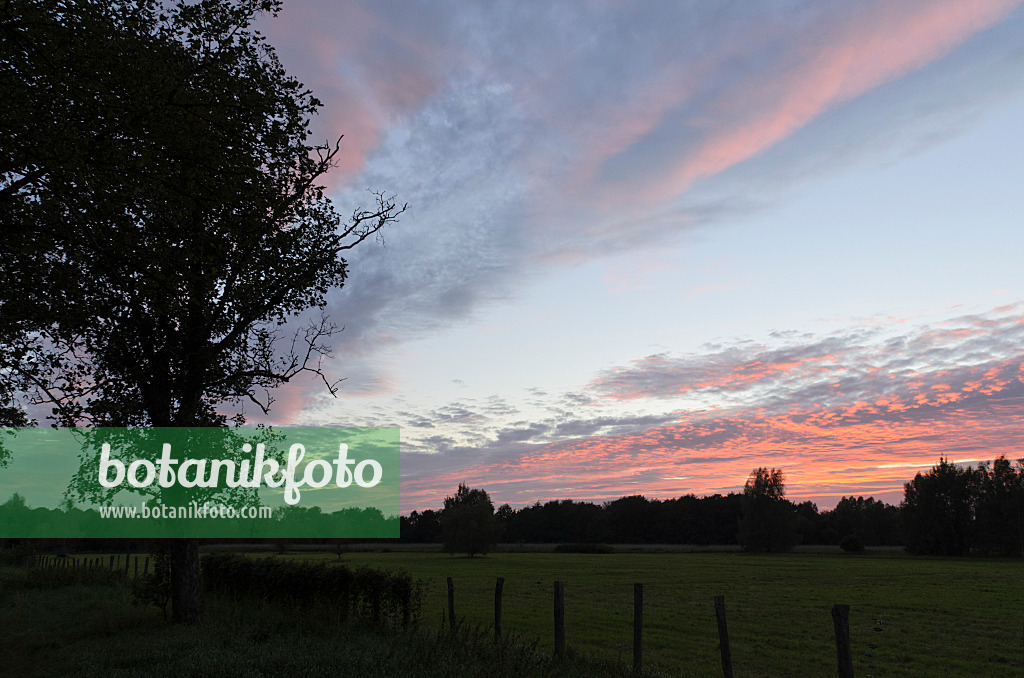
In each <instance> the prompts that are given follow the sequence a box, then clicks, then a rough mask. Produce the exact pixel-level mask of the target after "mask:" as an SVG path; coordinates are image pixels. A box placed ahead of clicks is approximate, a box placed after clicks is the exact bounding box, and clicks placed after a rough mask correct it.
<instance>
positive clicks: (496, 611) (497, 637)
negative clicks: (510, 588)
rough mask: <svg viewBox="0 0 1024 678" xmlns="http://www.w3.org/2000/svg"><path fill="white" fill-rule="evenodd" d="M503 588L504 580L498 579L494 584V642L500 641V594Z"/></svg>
mask: <svg viewBox="0 0 1024 678" xmlns="http://www.w3.org/2000/svg"><path fill="white" fill-rule="evenodd" d="M504 588H505V578H504V577H498V581H496V582H495V583H494V640H495V642H497V641H499V640H501V593H502V589H504Z"/></svg>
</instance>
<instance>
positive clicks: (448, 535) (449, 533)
mask: <svg viewBox="0 0 1024 678" xmlns="http://www.w3.org/2000/svg"><path fill="white" fill-rule="evenodd" d="M500 529H501V527H500V525H499V524H498V521H497V519H496V518H495V516H494V504H493V503H492V502H491V498H490V496H488V494H487V492H485V491H484V490H480V489H470V488H469V487H468V486H466V485H465V484H464V483H460V484H459V489H458V491H456V493H455V496H453V497H446V498H445V500H444V510H443V511H441V539H442V543H443V545H444V549H445V551H447V552H448V553H456V552H458V553H465V554H466V555H468V556H474V555H476V554H477V553H487V552H488V551H490V550H491V549H493V548H494V545H495V544H496V543H497V542H498V534H499V532H500Z"/></svg>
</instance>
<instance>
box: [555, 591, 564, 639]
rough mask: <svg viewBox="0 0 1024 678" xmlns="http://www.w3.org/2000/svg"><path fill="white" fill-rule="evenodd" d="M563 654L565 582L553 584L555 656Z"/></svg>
mask: <svg viewBox="0 0 1024 678" xmlns="http://www.w3.org/2000/svg"><path fill="white" fill-rule="evenodd" d="M564 653H565V582H564V581H556V582H555V654H556V655H561V654H564Z"/></svg>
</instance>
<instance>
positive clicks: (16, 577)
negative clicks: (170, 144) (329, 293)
mask: <svg viewBox="0 0 1024 678" xmlns="http://www.w3.org/2000/svg"><path fill="white" fill-rule="evenodd" d="M261 557H266V556H261ZM272 557H278V558H285V559H293V560H294V559H303V560H305V559H326V560H330V561H335V562H337V561H339V555H336V554H334V553H330V554H327V553H296V554H287V555H284V556H272ZM340 561H341V562H345V563H346V564H347V565H349V566H350V567H359V566H361V565H368V566H371V567H377V568H385V569H405V570H408V571H409V572H411V573H412V574H413V576H414V577H417V578H419V579H421V580H422V581H423V582H424V585H425V591H424V605H423V611H422V615H421V618H420V620H419V623H418V628H417V630H415V632H412V633H402V632H400V631H394V630H393V631H390V632H381V631H375V630H373V629H369V628H367V627H366V626H365V625H361V624H354V625H350V626H348V627H344V628H338V627H332V626H331V625H330V624H327V623H325V622H324V620H325V619H327V618H329V617H330V615H329V610H316V609H297V608H289V606H287V605H286V606H283V607H282V606H273V605H266V604H260V603H252V602H248V601H238V600H226V599H221V598H216V597H211V598H210V599H209V601H208V606H207V609H208V615H207V616H208V618H207V620H206V621H205V622H204V623H203V625H201V626H200V627H198V628H185V627H174V626H170V625H169V624H167V623H165V622H164V620H163V618H162V616H161V614H160V612H159V611H157V610H155V609H153V608H150V607H139V606H135V605H133V604H132V602H131V596H130V593H129V591H128V590H127V588H126V587H124V586H123V584H121V585H118V584H117V583H116V581H115V582H114V583H106V584H104V583H103V582H102V581H98V582H89V581H85V582H82V583H77V584H74V585H70V586H59V587H58V586H49V585H46V583H45V582H43V583H42V584H40V583H39V582H38V581H33V576H32V575H31V573H26V571H24V570H20V569H17V568H4V569H3V570H2V571H0V629H2V630H3V633H2V634H0V653H2V654H3V655H4V657H5V660H6V662H5V663H4V664H2V665H0V673H3V672H4V671H5V670H6V671H8V672H11V673H10V675H38V676H43V675H62V674H66V675H87V676H104V678H113V677H116V676H132V675H156V676H160V675H167V676H172V675H173V676H183V675H188V676H205V675H209V676H214V675H225V673H226V672H230V673H232V674H233V675H249V676H272V675H311V676H316V675H324V676H339V675H353V676H355V675H381V676H385V675H403V676H419V675H424V676H428V675H431V676H435V675H436V676H460V677H461V676H476V675H479V676H488V677H489V678H493V677H496V676H533V675H538V676H540V675H550V676H563V675H565V676H573V675H576V676H597V675H622V676H625V675H630V671H631V669H630V666H631V660H632V620H633V611H632V602H633V586H632V585H633V583H634V582H641V583H643V584H644V585H645V591H644V592H645V601H644V602H645V626H644V660H645V662H644V664H645V674H647V675H649V676H721V675H722V673H721V667H720V659H719V654H718V635H717V626H716V622H715V614H714V607H713V597H714V596H715V595H719V594H721V595H724V596H725V600H726V607H727V611H728V624H729V632H730V639H731V644H732V655H733V664H734V668H735V675H736V676H782V675H785V676H834V675H836V660H835V646H834V642H833V630H832V619H831V616H830V610H831V607H832V605H833V604H834V603H846V604H849V605H850V606H851V612H850V628H851V639H852V648H853V655H854V667H855V672H856V675H858V676H865V675H872V676H876V677H878V678H880V677H881V676H922V677H923V676H937V675H944V676H1019V675H1020V673H1021V669H1022V667H1024V645H1022V630H1024V589H1022V587H1021V586H1020V585H1019V582H1020V581H1021V580H1022V575H1024V563H1022V562H1021V561H1011V560H997V559H984V560H982V559H967V558H963V559H937V558H916V557H908V556H905V555H903V554H900V553H892V552H889V553H883V554H871V553H868V554H863V555H856V556H854V555H847V554H839V553H835V554H826V553H792V554H783V555H779V554H776V555H763V556H754V555H748V554H743V553H736V552H731V553H720V552H716V553H708V552H696V553H680V552H636V553H615V554H607V555H588V554H555V553H495V554H490V555H487V556H477V557H475V558H466V557H462V556H449V555H447V554H441V553H433V552H423V551H397V550H392V551H384V552H380V551H377V552H357V551H352V552H346V553H342V554H340ZM448 576H451V577H452V578H453V580H454V582H455V604H456V613H457V616H458V617H459V618H460V619H461V620H462V621H461V622H460V628H459V631H458V634H456V635H455V636H454V637H453V636H452V634H451V633H450V629H449V628H447V626H446V621H445V617H446V613H445V610H446V595H447V594H446V583H445V582H446V577H448ZM499 576H501V577H504V578H505V585H504V597H503V603H504V604H503V608H504V630H505V633H506V634H507V635H509V636H513V637H514V639H516V641H517V642H512V643H506V644H503V645H501V646H495V644H494V643H493V640H492V632H491V623H492V619H493V600H494V584H495V579H496V577H499ZM44 579H45V577H44ZM556 579H557V580H563V581H565V582H566V584H565V615H566V620H565V626H566V643H567V647H568V650H569V652H568V655H569V656H568V657H567V658H566V659H565V660H559V661H556V660H553V659H551V654H552V651H553V621H552V607H553V605H552V585H553V582H554V581H555V580H556ZM872 646H874V647H872ZM57 649H60V650H61V652H55V651H56V650H57ZM867 653H871V654H872V655H873V656H867ZM72 669H73V671H72Z"/></svg>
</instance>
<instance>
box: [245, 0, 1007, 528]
mask: <svg viewBox="0 0 1024 678" xmlns="http://www.w3.org/2000/svg"><path fill="white" fill-rule="evenodd" d="M260 23H261V26H262V27H263V29H264V30H265V32H266V33H267V35H268V36H269V39H270V42H271V43H272V44H273V45H275V47H276V48H277V50H278V54H279V56H280V58H281V60H282V62H283V64H284V66H285V67H286V68H287V69H288V71H289V72H290V73H291V74H293V75H294V76H295V77H297V78H298V79H299V80H301V81H302V82H303V83H305V84H306V85H307V86H308V87H310V88H312V89H313V91H314V92H315V94H316V95H317V96H318V98H320V99H321V100H322V101H323V103H324V106H323V109H322V110H321V113H320V115H319V116H318V117H317V118H316V120H315V121H314V125H313V129H314V138H313V140H315V141H323V140H326V139H328V138H335V137H337V136H338V135H340V134H344V135H345V138H344V140H343V142H342V149H343V150H342V159H341V162H340V166H339V167H338V168H337V170H336V171H335V172H333V173H332V175H331V176H330V177H329V181H330V186H329V187H330V189H331V195H332V197H333V198H334V200H335V203H336V204H337V206H338V207H339V208H340V210H341V211H342V212H349V213H350V212H351V211H352V210H353V209H355V208H356V207H358V206H361V205H362V206H370V205H372V195H371V194H370V193H369V192H368V191H370V190H380V191H386V192H387V193H389V194H394V195H395V196H397V199H398V201H399V202H407V203H408V204H409V208H408V210H407V211H406V212H405V214H403V215H402V218H401V220H400V222H399V223H398V224H396V225H394V226H393V227H391V228H390V229H389V230H388V231H387V232H386V234H385V243H384V244H383V245H380V244H377V243H368V244H367V245H366V246H364V247H362V249H361V250H358V251H356V252H353V256H352V257H351V258H350V259H349V261H350V264H351V268H350V273H351V278H350V280H349V282H348V283H347V284H346V286H345V288H344V289H343V290H341V291H339V292H337V293H335V294H334V295H333V297H332V298H331V302H330V306H329V311H330V314H331V316H332V318H333V319H334V320H336V321H337V322H338V323H339V324H341V325H344V327H345V330H344V332H343V333H342V334H341V335H340V336H339V340H338V342H337V345H336V346H335V354H334V358H333V359H332V361H331V362H330V363H329V365H328V369H329V372H330V373H331V374H332V375H334V376H336V377H344V378H345V381H344V382H342V385H341V390H340V392H339V397H338V398H337V399H334V398H331V397H330V396H329V395H327V394H326V393H325V392H324V391H323V389H322V384H321V385H320V386H318V385H317V383H316V382H315V381H313V380H308V381H303V382H300V383H296V384H294V385H292V386H290V387H289V388H287V389H282V390H280V391H279V392H278V393H277V394H276V397H277V402H276V403H275V407H274V409H273V411H272V416H271V417H270V418H269V419H267V421H271V422H275V423H279V424H303V425H346V426H371V425H373V426H384V425H387V426H395V425H397V426H400V427H401V428H402V450H403V454H402V465H403V472H402V476H403V482H402V491H403V497H402V507H403V511H405V512H408V511H410V510H412V509H426V508H439V507H440V506H441V504H442V501H443V498H444V496H445V495H450V494H453V493H454V491H455V489H456V487H457V485H458V484H459V483H460V482H465V483H467V484H469V485H470V486H473V487H483V488H484V489H486V490H487V491H488V492H489V493H490V495H491V497H492V498H493V499H494V501H495V504H496V505H497V504H500V503H504V502H508V503H510V504H512V505H513V506H514V507H519V506H523V505H525V504H528V503H533V502H534V501H535V500H540V501H547V500H549V499H565V498H571V499H577V500H589V501H597V502H600V501H604V500H607V499H614V498H617V497H620V496H622V495H628V494H643V495H645V496H647V497H649V498H655V497H657V498H660V499H667V498H672V497H677V496H679V495H682V494H686V493H694V494H697V495H704V494H710V493H714V492H721V493H726V492H730V491H739V490H741V489H742V486H743V482H744V480H745V478H746V476H747V474H748V473H749V472H750V471H751V469H753V468H755V467H758V466H773V467H781V468H783V469H784V470H785V472H786V475H787V481H788V496H789V497H790V498H791V499H796V500H798V501H802V500H804V499H811V500H813V501H815V502H816V503H817V504H818V506H819V507H820V508H830V507H832V506H834V505H835V503H836V502H837V501H838V500H839V498H840V497H841V496H843V495H851V494H852V495H864V496H868V495H872V496H874V497H876V498H881V499H884V500H886V501H888V502H891V503H898V501H899V499H900V498H901V496H902V484H903V482H905V481H906V480H908V479H910V478H911V477H913V475H914V473H916V472H917V471H919V470H924V469H927V468H928V467H930V466H931V465H932V464H934V463H935V462H937V461H938V459H939V457H940V456H947V457H949V458H951V459H953V460H958V461H961V460H962V461H970V462H971V463H975V462H976V461H980V460H987V459H991V458H993V457H995V456H997V455H999V454H1006V455H1007V456H1008V457H1012V458H1016V457H1021V456H1024V423H1022V415H1024V271H1022V264H1024V259H1022V256H1024V190H1022V189H1021V179H1022V177H1024V171H1022V170H1024V125H1022V121H1024V47H1022V45H1024V8H1022V7H1021V3H1020V2H1016V1H1008V0H977V1H972V2H964V0H927V1H924V0H901V1H900V2H888V1H883V0H856V1H853V0H850V1H843V2H836V1H830V0H829V1H820V0H816V1H814V2H809V1H808V2H791V1H782V2H768V3H729V4H726V3H722V2H719V1H717V0H706V1H698V2H676V1H672V2H664V3H657V2H643V3H622V2H614V1H612V0H607V1H600V0H593V1H589V2H583V1H580V2H552V3H520V2H511V1H509V2H487V3H466V2H462V1H458V2H454V1H452V2H443V1H439V2H430V3H405V2H380V1H378V0H365V1H363V2H348V1H346V2H340V1H336V0H286V2H285V7H284V10H283V11H282V13H281V14H280V16H279V17H278V18H277V19H275V20H266V21H261V22H260ZM249 414H250V421H256V420H257V419H256V418H255V417H254V416H251V415H253V414H254V413H249Z"/></svg>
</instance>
